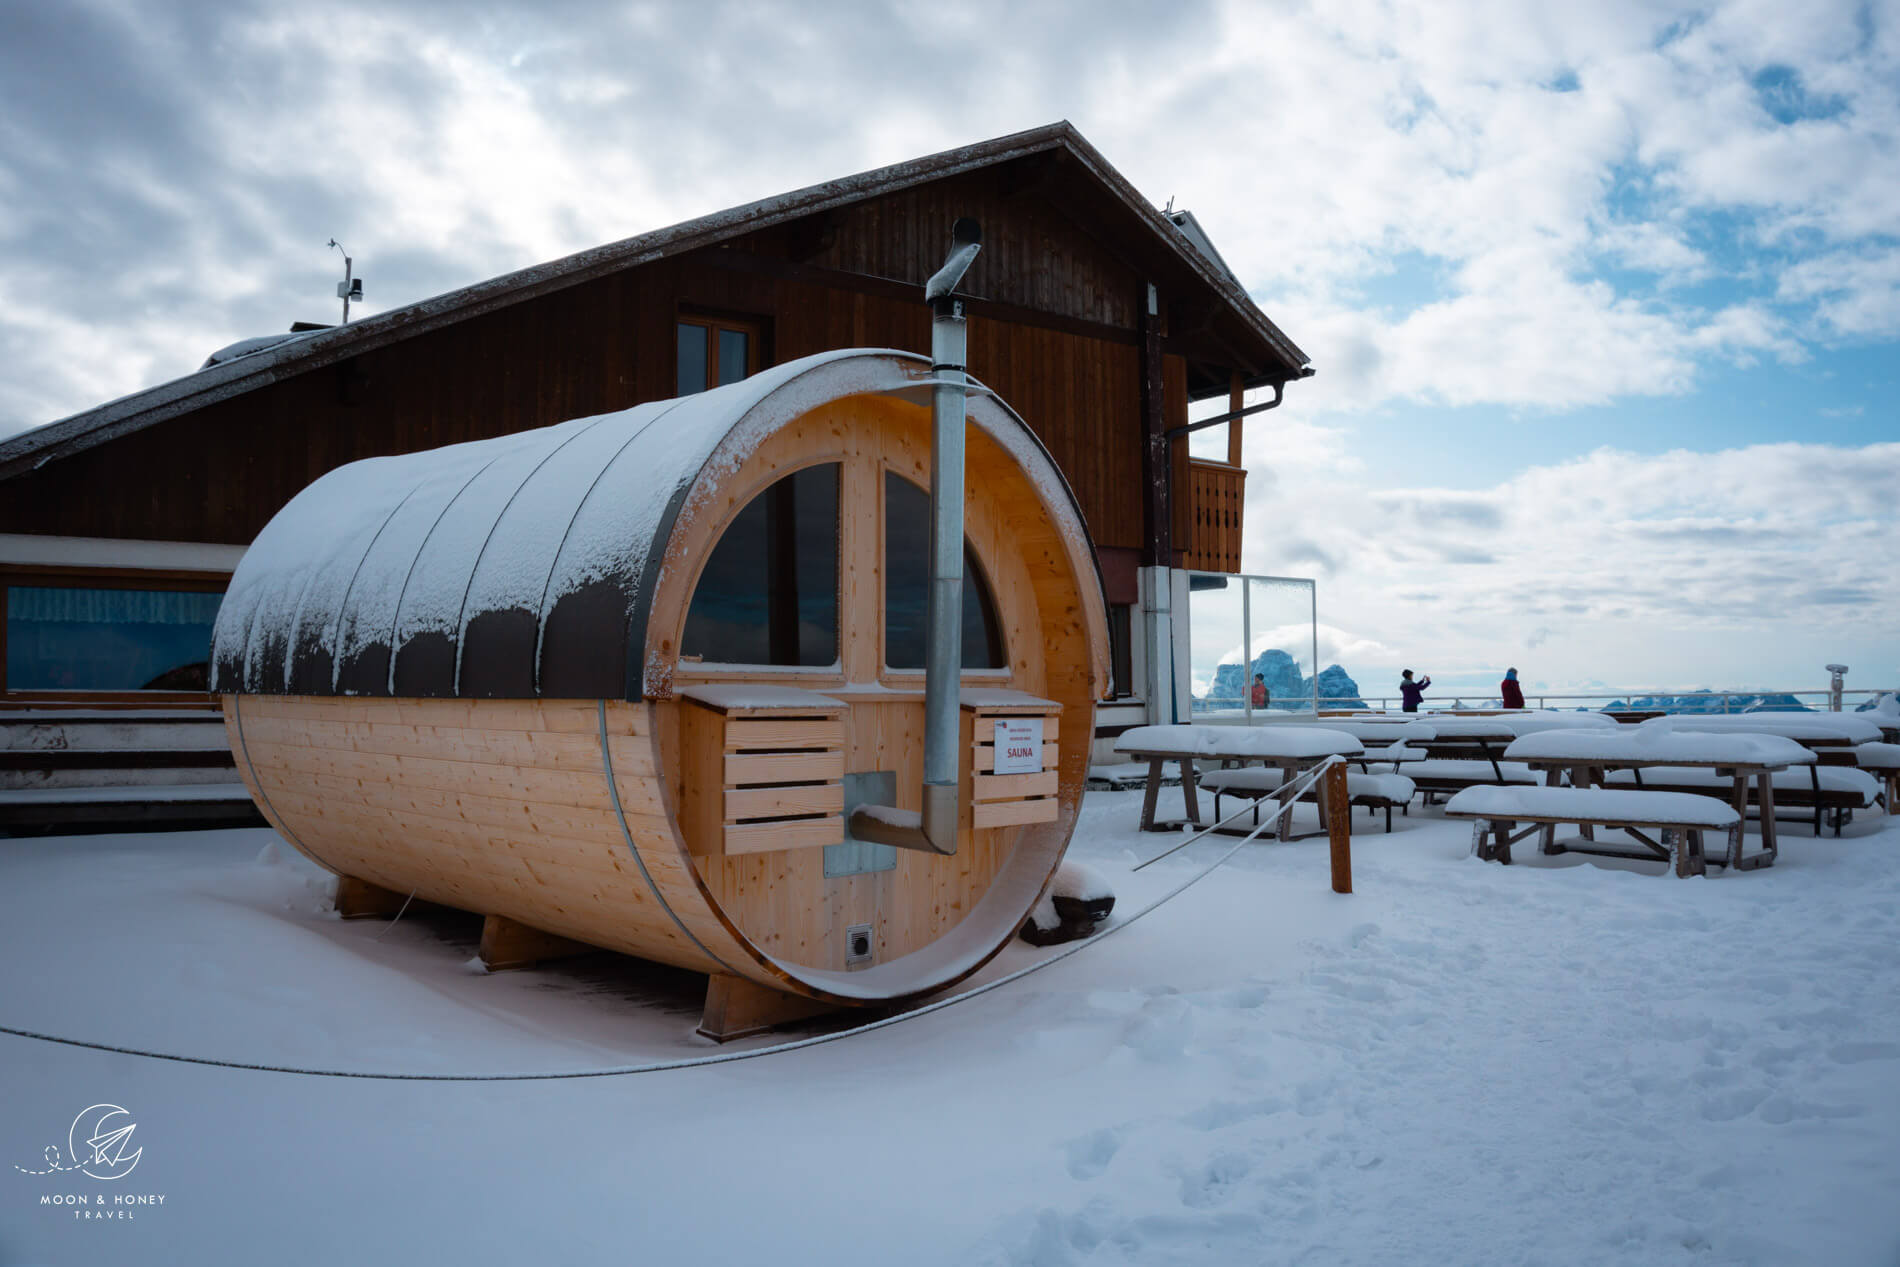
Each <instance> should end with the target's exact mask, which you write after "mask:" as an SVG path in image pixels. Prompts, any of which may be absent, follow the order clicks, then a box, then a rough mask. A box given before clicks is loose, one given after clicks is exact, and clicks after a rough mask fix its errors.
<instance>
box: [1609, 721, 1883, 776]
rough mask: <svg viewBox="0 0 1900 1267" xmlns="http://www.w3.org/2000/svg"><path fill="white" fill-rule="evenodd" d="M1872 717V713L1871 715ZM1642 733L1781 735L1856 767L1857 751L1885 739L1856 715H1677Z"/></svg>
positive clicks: (1643, 727)
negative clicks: (1864, 745) (1856, 749)
mask: <svg viewBox="0 0 1900 1267" xmlns="http://www.w3.org/2000/svg"><path fill="white" fill-rule="evenodd" d="M1870 715H1871V714H1870ZM1636 729H1637V730H1639V731H1656V730H1668V731H1689V732H1699V733H1705V734H1721V735H1727V734H1737V733H1740V734H1751V735H1780V736H1781V737H1782V738H1783V739H1792V740H1794V741H1795V742H1796V743H1798V744H1801V745H1802V746H1803V747H1807V748H1812V749H1813V750H1814V751H1815V752H1817V753H1819V754H1820V758H1821V761H1822V762H1823V764H1827V765H1853V764H1854V752H1853V750H1854V748H1855V747H1856V746H1857V745H1859V744H1864V743H1874V742H1877V741H1878V740H1880V739H1881V738H1882V737H1883V732H1882V729H1881V726H1880V724H1879V723H1878V722H1873V721H1869V720H1867V719H1866V718H1864V717H1859V716H1856V715H1855V714H1853V713H1711V714H1708V715H1706V716H1704V715H1701V714H1694V713H1690V714H1675V715H1672V716H1668V717H1652V718H1650V719H1649V720H1648V721H1646V722H1638V723H1637V724H1636Z"/></svg>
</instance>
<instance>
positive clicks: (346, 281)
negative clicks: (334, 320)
mask: <svg viewBox="0 0 1900 1267" xmlns="http://www.w3.org/2000/svg"><path fill="white" fill-rule="evenodd" d="M330 245H331V246H334V247H335V248H336V249H337V250H339V251H341V252H342V253H343V280H342V281H340V282H338V283H337V284H336V297H337V298H338V299H341V300H342V301H343V324H344V325H348V324H350V300H352V299H354V300H355V301H356V302H357V303H359V304H360V303H362V302H363V279H362V278H360V277H355V276H352V275H351V272H350V269H351V263H352V262H351V260H350V252H349V248H347V247H345V246H344V245H343V244H342V243H341V242H339V241H337V240H336V239H335V238H331V239H330Z"/></svg>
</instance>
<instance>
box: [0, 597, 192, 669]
mask: <svg viewBox="0 0 1900 1267" xmlns="http://www.w3.org/2000/svg"><path fill="white" fill-rule="evenodd" d="M223 601H224V595H222V594H203V593H195V594H194V593H182V592H179V591H176V590H111V589H69V588H64V587H55V586H33V585H11V586H8V587H7V679H6V684H7V687H8V688H9V689H11V690H15V691H61V690H67V691H202V690H205V689H206V687H207V685H208V674H207V662H208V661H209V659H210V655H211V625H212V622H213V621H215V620H216V619H217V618H218V604H219V603H221V602H223Z"/></svg>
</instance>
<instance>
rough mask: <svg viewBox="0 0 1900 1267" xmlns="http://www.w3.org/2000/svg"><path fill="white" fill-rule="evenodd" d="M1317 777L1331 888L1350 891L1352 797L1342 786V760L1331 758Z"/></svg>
mask: <svg viewBox="0 0 1900 1267" xmlns="http://www.w3.org/2000/svg"><path fill="white" fill-rule="evenodd" d="M1319 778H1320V805H1321V808H1322V810H1323V812H1324V813H1325V815H1326V837H1327V839H1328V840H1329V841H1331V842H1332V846H1333V892H1335V893H1350V892H1352V800H1351V793H1349V792H1348V791H1347V790H1346V763H1345V762H1344V761H1335V762H1333V763H1332V764H1331V765H1329V766H1327V767H1326V772H1325V773H1324V774H1322V775H1320V776H1319Z"/></svg>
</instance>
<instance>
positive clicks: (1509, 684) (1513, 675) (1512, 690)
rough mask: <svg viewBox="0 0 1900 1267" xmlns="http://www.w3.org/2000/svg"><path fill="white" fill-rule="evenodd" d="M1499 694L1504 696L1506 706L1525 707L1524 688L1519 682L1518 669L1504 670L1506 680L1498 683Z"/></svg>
mask: <svg viewBox="0 0 1900 1267" xmlns="http://www.w3.org/2000/svg"><path fill="white" fill-rule="evenodd" d="M1498 694H1499V695H1500V696H1501V697H1502V698H1503V700H1504V706H1505V707H1506V708H1522V707H1524V688H1523V687H1521V686H1519V685H1518V684H1517V670H1516V669H1506V670H1505V671H1504V680H1503V681H1502V682H1499V683H1498Z"/></svg>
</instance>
